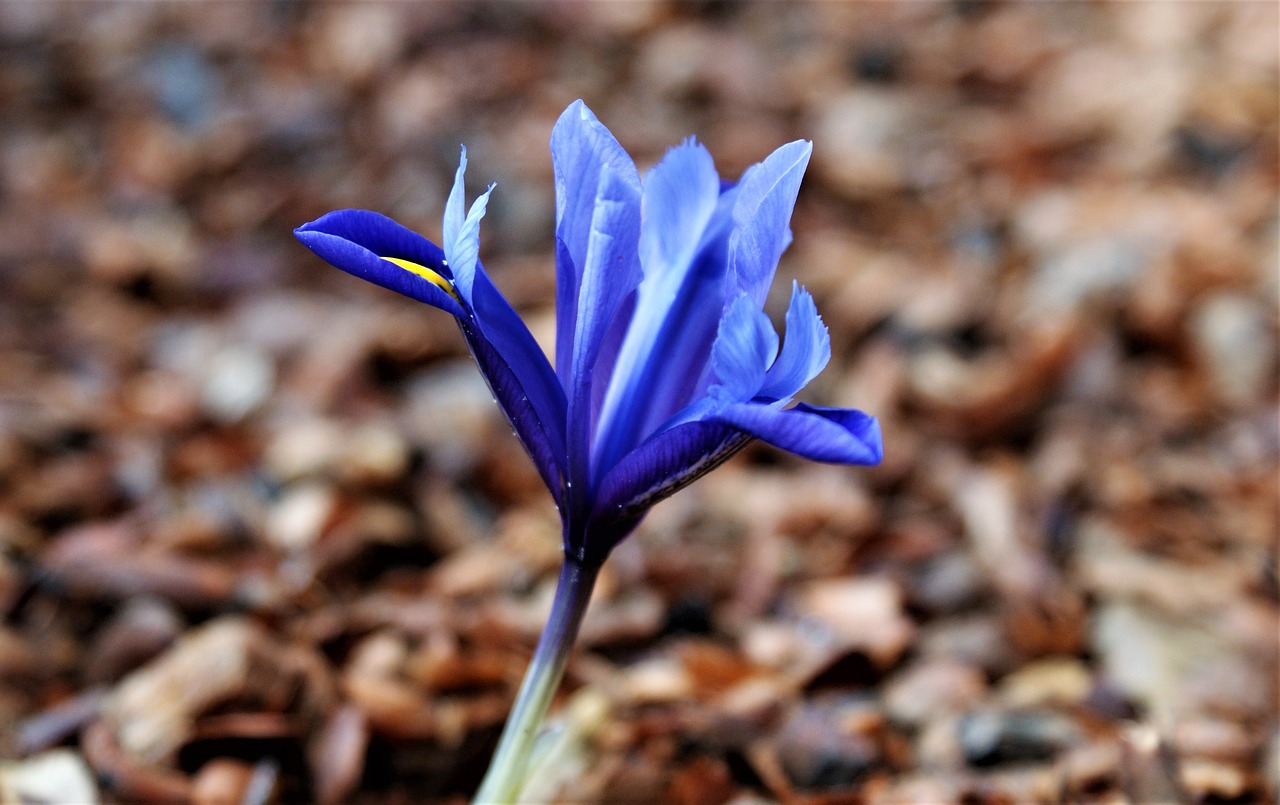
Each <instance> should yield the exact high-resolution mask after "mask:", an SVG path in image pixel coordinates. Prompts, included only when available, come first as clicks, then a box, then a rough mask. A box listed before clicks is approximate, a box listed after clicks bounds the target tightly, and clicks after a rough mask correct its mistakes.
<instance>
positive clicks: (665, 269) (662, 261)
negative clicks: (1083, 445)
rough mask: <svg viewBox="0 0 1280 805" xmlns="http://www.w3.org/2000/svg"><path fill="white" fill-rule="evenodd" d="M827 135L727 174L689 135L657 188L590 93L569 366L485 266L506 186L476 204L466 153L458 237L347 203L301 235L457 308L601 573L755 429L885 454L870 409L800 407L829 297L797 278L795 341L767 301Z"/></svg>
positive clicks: (842, 456) (557, 144)
mask: <svg viewBox="0 0 1280 805" xmlns="http://www.w3.org/2000/svg"><path fill="white" fill-rule="evenodd" d="M811 150H812V147H811V145H810V143H808V142H805V141H796V142H793V143H788V144H787V145H784V146H782V147H781V148H779V149H778V150H776V151H774V152H773V153H772V154H770V155H769V156H768V158H766V159H765V160H764V161H763V162H761V163H759V164H757V165H753V166H752V167H751V168H749V169H748V170H747V171H746V173H745V174H743V176H742V178H741V180H740V181H738V182H737V183H736V184H732V183H722V182H721V180H720V177H719V175H718V174H717V173H716V169H715V165H714V163H713V162H712V159H711V155H710V154H709V153H708V152H707V150H706V149H705V148H704V147H703V146H702V145H700V144H699V143H697V142H695V141H693V140H687V141H686V142H684V143H683V144H681V145H679V146H677V147H675V148H672V149H671V150H670V151H668V152H667V154H666V156H665V157H664V158H663V159H662V161H661V162H660V163H658V164H657V165H656V166H655V167H654V168H653V169H652V170H650V171H649V172H648V173H647V174H646V175H645V176H644V178H643V180H641V177H640V175H639V173H638V172H637V171H636V167H635V163H634V162H632V160H631V158H630V157H629V156H628V155H627V153H626V151H624V150H623V149H622V146H620V145H619V144H618V141H617V140H616V139H615V138H614V137H613V135H612V134H610V133H609V130H608V129H606V128H605V127H604V125H603V124H601V123H600V122H599V121H598V120H597V119H596V117H595V115H594V114H592V113H591V110H589V109H588V108H587V107H586V106H585V105H584V104H583V103H582V102H581V101H577V102H575V103H573V104H572V105H570V106H569V108H568V109H566V110H565V112H564V114H562V115H561V116H560V119H559V121H558V122H557V123H556V126H555V129H554V131H553V132H552V135H551V153H552V159H553V161H554V166H555V182H556V354H555V368H554V369H553V368H552V365H551V363H550V362H548V360H547V357H546V356H545V355H544V354H543V352H542V350H541V349H540V348H539V347H538V345H537V343H536V342H535V341H534V339H533V336H532V335H530V333H529V330H528V328H527V327H526V326H525V325H524V322H522V321H521V320H520V317H519V316H518V315H517V314H516V312H515V311H514V310H513V309H512V307H511V305H510V304H509V303H508V302H507V301H506V299H505V298H504V297H503V296H502V294H501V293H500V292H499V291H498V289H497V288H496V287H495V286H494V284H493V282H492V281H491V280H490V279H489V276H488V274H487V273H486V272H485V270H484V267H483V266H482V265H481V264H480V261H479V259H478V253H479V225H480V219H481V218H482V217H483V216H484V212H485V205H486V203H487V202H488V198H489V193H490V192H492V190H493V188H492V186H491V187H490V188H489V189H488V190H486V191H485V193H484V194H482V195H481V196H480V197H479V198H477V199H476V200H475V201H474V202H473V203H472V204H471V207H470V209H467V208H466V204H465V199H464V197H463V192H464V191H463V173H464V172H465V170H466V151H465V150H464V151H463V154H462V159H461V163H460V164H459V166H458V171H457V174H456V176H455V178H454V184H453V190H452V191H451V192H450V194H449V199H448V203H447V204H446V206H445V213H444V225H443V237H442V243H443V248H441V247H439V246H436V245H435V244H433V243H431V242H429V241H427V240H426V239H425V238H423V237H421V236H419V235H417V234H415V233H413V232H411V231H409V230H408V229H406V228H404V227H402V226H400V225H399V224H397V223H395V222H394V221H392V220H391V219H389V218H386V217H385V216H382V215H379V214H378V213H374V212H367V211H363V210H340V211H338V212H332V213H329V214H328V215H325V216H323V217H322V218H320V219H318V220H316V221H313V222H311V223H309V224H306V225H305V226H301V227H299V228H298V229H297V230H296V232H295V234H296V235H297V237H298V239H299V240H301V241H302V242H303V243H304V244H306V245H307V246H308V247H309V248H310V249H311V250H312V251H314V252H315V253H316V254H318V255H319V256H320V257H322V258H324V259H325V260H327V261H328V262H330V263H332V264H333V265H335V266H337V267H338V268H340V269H342V270H343V271H347V272H349V273H351V274H354V275H356V276H358V277H363V278H364V279H367V280H369V281H371V282H374V283H377V284H378V285H381V286H383V287H385V288H390V289H391V290H394V291H397V292H399V293H402V294H405V295H406V296H410V297H413V298H414V299H418V300H420V301H423V302H426V303H428V304H430V305H434V306H435V307H438V308H441V309H442V310H445V311H447V312H448V313H451V314H453V316H454V317H455V318H456V319H457V321H458V325H459V327H460V328H461V330H462V334H463V336H464V338H465V339H466V341H467V344H468V346H469V347H470V349H471V352H472V354H473V355H474V356H475V359H476V362H477V363H478V364H479V366H480V370H481V371H482V372H483V373H484V376H485V378H486V380H487V381H488V383H489V386H490V388H491V389H492V391H493V394H494V397H495V398H496V399H497V401H498V404H499V405H500V406H501V407H502V410H503V412H504V413H505V414H506V416H507V418H508V420H509V421H510V422H511V425H512V427H513V428H514V429H515V432H516V435H517V436H518V437H519V438H520V441H521V442H522V443H523V444H524V447H525V449H526V450H527V451H528V452H529V455H530V456H532V457H533V460H534V462H535V463H536V464H537V467H538V471H539V473H541V475H542V479H543V480H544V481H545V482H546V484H547V487H548V489H550V490H551V494H552V496H553V497H554V498H555V501H556V504H557V506H558V507H559V509H560V512H561V516H562V519H563V521H564V546H565V552H566V555H567V556H568V557H569V558H570V559H572V560H574V561H576V562H579V563H583V564H587V565H598V564H599V563H600V562H602V561H603V560H604V558H605V557H606V556H607V555H608V553H609V551H610V549H612V548H613V546H614V545H616V544H617V542H618V541H619V540H620V539H622V538H623V537H624V536H626V535H627V534H628V533H629V532H630V531H631V530H632V529H633V528H634V527H635V526H636V524H637V523H638V522H639V521H640V519H641V518H642V517H643V516H644V514H645V512H646V511H647V510H648V509H649V507H651V506H652V505H653V504H654V503H656V502H657V501H659V500H661V499H662V498H665V497H667V496H668V495H670V494H672V493H673V492H675V491H676V490H678V489H680V488H682V487H684V486H685V485H687V484H689V483H691V482H692V481H693V480H695V479H697V478H698V477H700V476H702V475H703V474H705V473H706V472H708V471H709V470H711V469H712V468H714V467H716V466H717V465H719V464H720V463H722V462H723V461H725V460H726V459H728V458H729V457H730V456H732V455H733V454H734V453H736V452H737V451H738V450H740V449H741V448H742V447H743V446H744V445H746V444H747V443H748V442H749V441H750V440H751V439H761V440H763V441H765V442H768V443H769V444H772V445H775V446H777V447H779V448H782V449H784V450H788V451H790V452H792V453H795V454H797V455H801V456H804V457H807V458H811V459H816V460H819V461H828V462H836V463H842V464H875V463H877V462H879V461H880V458H881V456H882V453H883V446H882V444H881V439H880V429H879V426H878V424H877V423H876V420H875V419H874V418H872V417H870V416H868V415H867V414H864V413H862V412H861V411H856V410H851V409H844V408H819V407H815V406H811V405H806V404H804V403H799V404H796V405H791V402H792V398H793V397H794V396H795V394H796V393H797V392H799V391H800V390H801V389H802V388H804V386H805V385H806V384H807V383H808V382H809V381H810V380H812V379H813V378H814V377H815V376H816V375H817V374H818V373H819V372H820V371H821V370H822V368H823V367H824V366H825V365H826V363H827V361H828V360H829V359H830V357H831V345H830V340H829V338H828V335H827V328H826V326H825V325H823V323H822V319H821V318H820V317H819V316H818V312H817V309H816V307H815V306H814V303H813V298H812V297H811V296H810V295H809V293H808V292H807V291H805V290H804V289H803V288H801V287H800V286H798V285H794V284H793V286H792V292H791V303H790V306H789V308H788V310H787V314H786V334H785V339H784V340H782V342H781V346H779V338H778V334H777V333H776V332H775V330H774V328H773V325H772V324H771V323H770V321H769V319H768V317H767V316H766V315H765V314H764V312H763V305H764V300H765V296H766V294H767V293H768V290H769V285H770V284H771V282H772V281H773V275H774V272H775V270H776V268H777V265H778V259H779V257H780V256H781V254H782V252H783V250H784V249H786V247H787V245H788V243H789V242H790V239H791V232H790V228H789V221H790V218H791V211H792V208H793V206H794V205H795V199H796V193H797V191H798V190H799V187H800V179H801V177H802V176H803V174H804V170H805V167H806V165H807V164H808V162H809V154H810V152H811Z"/></svg>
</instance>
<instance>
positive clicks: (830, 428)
mask: <svg viewBox="0 0 1280 805" xmlns="http://www.w3.org/2000/svg"><path fill="white" fill-rule="evenodd" d="M714 421H717V422H721V423H723V424H726V425H731V426H733V427H735V428H738V429H739V430H742V431H743V432H745V433H748V434H750V435H752V436H754V437H756V438H757V439H760V440H761V441H765V442H768V443H769V444H771V445H773V446H774V447H778V448H781V449H783V450H786V451H788V452H791V453H795V454H796V455H798V456H803V457H804V458H808V459H813V460H814V461H827V462H831V463H834V464H878V463H880V460H881V458H883V456H884V445H883V443H882V441H881V439H880V425H879V423H877V422H876V420H875V418H874V417H871V416H868V415H867V414H864V413H862V412H861V411H855V410H852V409H847V408H817V407H814V406H810V405H804V404H801V405H797V406H796V407H794V408H789V409H786V410H782V409H778V408H774V407H773V406H771V405H762V404H760V403H739V404H736V405H730V406H727V407H725V408H723V409H722V410H720V411H719V412H718V413H716V415H715V416H714Z"/></svg>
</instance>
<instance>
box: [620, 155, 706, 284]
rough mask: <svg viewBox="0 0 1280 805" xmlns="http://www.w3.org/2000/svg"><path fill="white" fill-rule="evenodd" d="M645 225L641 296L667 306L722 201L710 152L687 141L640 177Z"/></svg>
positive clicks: (641, 248) (641, 239)
mask: <svg viewBox="0 0 1280 805" xmlns="http://www.w3.org/2000/svg"><path fill="white" fill-rule="evenodd" d="M643 192H644V198H643V202H642V204H643V210H644V227H643V231H642V232H641V233H640V262H641V264H642V265H643V266H644V275H645V283H644V290H643V291H642V294H643V295H644V296H647V297H649V301H648V302H647V304H648V305H655V304H656V305H657V306H659V307H660V308H662V309H666V308H667V307H669V306H670V304H671V300H672V299H674V298H675V295H676V293H677V291H679V289H680V285H681V283H682V282H683V280H684V275H685V273H686V272H687V271H688V269H689V267H690V266H691V265H692V263H693V257H694V255H695V254H696V253H697V251H698V246H699V245H700V244H701V242H702V233H703V230H705V229H706V228H707V224H708V223H709V222H710V220H711V216H712V214H713V213H714V212H715V211H716V204H717V202H718V201H719V199H720V177H719V175H718V174H717V173H716V166H715V162H714V161H713V160H712V159H711V154H710V153H708V152H707V149H706V148H704V147H703V146H702V145H701V144H700V143H698V142H696V141H694V140H692V139H690V140H688V141H686V142H685V143H684V144H682V145H680V146H677V147H676V148H672V149H671V150H669V151H667V153H666V156H664V157H663V158H662V161H661V162H659V163H658V164H657V165H655V166H654V167H653V168H652V169H651V170H650V171H649V172H648V173H646V174H645V177H644V191H643Z"/></svg>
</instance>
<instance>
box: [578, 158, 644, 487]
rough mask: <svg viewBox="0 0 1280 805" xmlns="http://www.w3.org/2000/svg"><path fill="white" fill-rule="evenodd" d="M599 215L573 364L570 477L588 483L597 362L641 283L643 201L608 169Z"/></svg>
mask: <svg viewBox="0 0 1280 805" xmlns="http://www.w3.org/2000/svg"><path fill="white" fill-rule="evenodd" d="M595 199H596V203H595V211H594V213H593V215H592V219H591V233H590V237H589V238H588V241H587V252H586V256H585V264H584V270H583V272H582V276H581V278H580V279H581V285H580V288H579V291H578V294H579V299H578V315H577V320H576V321H575V323H574V324H575V326H574V333H573V350H572V353H571V355H570V358H569V359H570V364H569V373H568V378H569V381H570V383H569V387H568V389H567V392H568V396H569V413H568V417H569V429H570V430H569V434H568V439H569V456H570V467H569V474H570V477H571V478H572V479H573V480H575V481H577V482H579V483H582V484H584V485H585V484H588V483H589V482H590V466H589V459H590V456H591V434H592V432H593V426H594V424H595V423H594V422H592V416H591V414H592V381H593V379H594V377H595V365H596V359H597V357H598V356H599V354H600V349H601V346H602V345H603V344H604V342H605V337H606V335H607V333H608V330H609V326H610V324H612V322H613V320H614V317H615V316H616V314H617V312H618V310H619V309H620V308H621V306H622V303H623V300H624V299H625V298H626V297H627V296H628V295H629V294H630V293H631V291H632V290H633V289H634V288H635V287H636V285H637V284H638V283H639V281H640V263H639V260H638V259H637V251H636V249H637V244H638V242H639V239H640V216H639V204H638V202H639V198H638V197H637V195H636V193H635V188H634V187H633V186H632V185H631V184H630V183H629V182H628V181H627V180H626V179H624V178H621V177H619V176H618V175H617V174H615V173H614V171H613V169H612V168H611V167H610V166H608V165H606V166H604V168H602V169H601V171H600V186H599V188H598V189H597V190H596V193H595Z"/></svg>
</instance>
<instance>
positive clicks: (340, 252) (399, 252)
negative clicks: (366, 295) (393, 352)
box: [293, 210, 463, 316]
mask: <svg viewBox="0 0 1280 805" xmlns="http://www.w3.org/2000/svg"><path fill="white" fill-rule="evenodd" d="M293 232H294V235H295V236H296V237H297V238H298V240H300V241H301V242H302V243H303V245H305V246H306V247H307V248H309V249H311V251H313V252H315V253H316V254H317V255H319V257H320V258H321V259H323V260H325V261H326V262H328V263H330V264H331V265H333V266H335V267H337V268H340V269H342V270H343V271H345V272H347V273H348V274H352V275H354V276H357V277H360V278H361V279H365V280H368V281H369V282H372V283H374V284H376V285H381V286H382V287H383V288H387V289H388V290H392V291H395V292H396V293H401V294H404V295H405V296H408V297H410V298H412V299H417V300H418V301H420V302H426V303H427V304H429V305H433V306H435V307H438V308H440V309H441V310H444V311H446V312H448V313H451V314H453V315H454V316H462V315H463V309H462V307H461V306H460V305H459V304H458V302H457V300H456V299H454V298H453V297H452V296H450V295H449V294H448V293H446V292H445V291H443V290H441V289H440V288H439V287H438V286H436V285H435V284H433V283H432V282H430V281H428V280H426V279H424V278H422V277H420V276H418V275H417V274H414V273H413V272H411V271H408V270H406V269H404V268H401V267H400V266H398V265H395V264H394V263H390V262H388V261H386V260H384V259H382V258H384V257H393V258H397V259H401V260H408V261H409V262H412V263H417V264H418V265H421V266H424V267H426V268H428V269H430V270H432V271H434V272H436V273H437V274H439V275H441V276H442V277H444V278H445V279H450V278H451V277H452V274H451V273H450V271H449V269H448V267H447V266H446V265H445V264H444V252H443V251H441V250H440V247H439V246H436V245H435V244H434V243H432V242H431V241H429V240H427V239H426V238H424V237H422V236H421V235H419V234H417V233H416V232H413V231H411V230H409V229H406V228H405V227H403V226H401V225H400V224H397V223H396V222H395V221H392V220H391V219H390V218H388V217H386V216H385V215H380V214H378V213H376V212H369V211H367V210H339V211H337V212H331V213H329V214H328V215H325V216H322V217H320V218H318V219H316V220H315V221H312V222H311V223H309V224H303V225H302V226H300V227H298V228H297V229H295V230H294V231H293Z"/></svg>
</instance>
